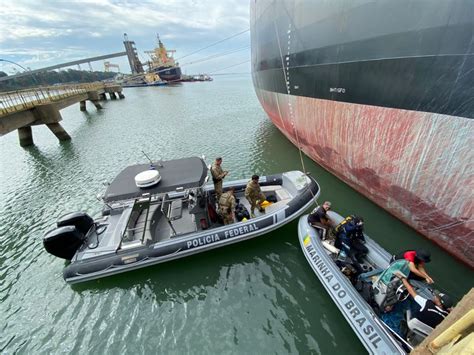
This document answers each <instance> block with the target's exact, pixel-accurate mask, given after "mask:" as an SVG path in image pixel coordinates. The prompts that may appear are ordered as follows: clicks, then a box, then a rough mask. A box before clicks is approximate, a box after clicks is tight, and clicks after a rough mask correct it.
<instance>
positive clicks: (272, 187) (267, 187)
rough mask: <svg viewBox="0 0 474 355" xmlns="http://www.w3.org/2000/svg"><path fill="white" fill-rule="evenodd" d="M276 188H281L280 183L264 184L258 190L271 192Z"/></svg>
mask: <svg viewBox="0 0 474 355" xmlns="http://www.w3.org/2000/svg"><path fill="white" fill-rule="evenodd" d="M278 189H281V185H266V186H260V190H262V192H273V191H276V190H278Z"/></svg>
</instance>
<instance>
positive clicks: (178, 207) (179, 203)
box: [167, 199, 183, 221]
mask: <svg viewBox="0 0 474 355" xmlns="http://www.w3.org/2000/svg"><path fill="white" fill-rule="evenodd" d="M182 216H183V200H181V199H179V200H173V201H172V202H171V204H170V207H169V209H168V214H167V217H168V219H169V220H170V221H175V220H177V219H180V218H181V217H182Z"/></svg>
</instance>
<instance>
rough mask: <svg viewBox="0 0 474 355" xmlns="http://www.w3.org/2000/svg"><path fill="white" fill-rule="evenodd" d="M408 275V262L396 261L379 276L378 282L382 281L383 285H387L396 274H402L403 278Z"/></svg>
mask: <svg viewBox="0 0 474 355" xmlns="http://www.w3.org/2000/svg"><path fill="white" fill-rule="evenodd" d="M409 273H410V268H409V267H408V261H407V260H397V261H395V262H393V263H392V264H390V266H389V267H388V268H386V269H385V270H384V271H383V272H382V275H380V278H379V280H380V281H382V282H383V283H384V284H385V285H388V284H389V283H390V282H391V281H392V279H393V276H396V275H397V274H402V275H403V276H404V277H408V274H409Z"/></svg>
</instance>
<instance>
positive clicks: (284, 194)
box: [275, 189, 291, 201]
mask: <svg viewBox="0 0 474 355" xmlns="http://www.w3.org/2000/svg"><path fill="white" fill-rule="evenodd" d="M275 194H276V195H277V199H278V201H282V200H289V199H291V196H290V194H289V193H288V191H286V189H278V190H276V191H275Z"/></svg>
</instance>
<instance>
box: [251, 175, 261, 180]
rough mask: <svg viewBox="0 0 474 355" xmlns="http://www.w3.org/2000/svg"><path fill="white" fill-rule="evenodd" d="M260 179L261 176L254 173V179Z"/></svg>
mask: <svg viewBox="0 0 474 355" xmlns="http://www.w3.org/2000/svg"><path fill="white" fill-rule="evenodd" d="M258 179H260V176H258V175H252V180H258Z"/></svg>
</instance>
